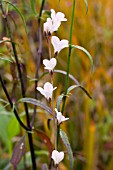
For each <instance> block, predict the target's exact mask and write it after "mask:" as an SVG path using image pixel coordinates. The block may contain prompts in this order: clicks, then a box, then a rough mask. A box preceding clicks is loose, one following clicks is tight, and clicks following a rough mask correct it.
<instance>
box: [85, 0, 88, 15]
mask: <svg viewBox="0 0 113 170" xmlns="http://www.w3.org/2000/svg"><path fill="white" fill-rule="evenodd" d="M84 2H85V5H86V14H87V13H88V2H87V0H84Z"/></svg>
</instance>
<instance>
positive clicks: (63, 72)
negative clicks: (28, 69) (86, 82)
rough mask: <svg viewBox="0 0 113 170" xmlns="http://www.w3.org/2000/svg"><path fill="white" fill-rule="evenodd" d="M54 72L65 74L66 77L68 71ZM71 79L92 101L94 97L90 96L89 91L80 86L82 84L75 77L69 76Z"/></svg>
mask: <svg viewBox="0 0 113 170" xmlns="http://www.w3.org/2000/svg"><path fill="white" fill-rule="evenodd" d="M54 72H55V73H61V74H64V75H66V74H67V72H66V71H63V70H54ZM69 78H70V79H72V80H73V81H74V83H75V84H77V85H76V87H80V88H81V89H82V90H83V91H84V92H85V93H86V95H87V96H88V97H89V98H90V99H92V97H91V96H90V94H89V93H88V92H87V90H86V89H85V88H84V87H82V85H80V83H79V82H78V80H77V79H76V78H75V77H74V76H73V75H71V74H69ZM60 103H61V102H60Z"/></svg>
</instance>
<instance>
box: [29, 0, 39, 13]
mask: <svg viewBox="0 0 113 170" xmlns="http://www.w3.org/2000/svg"><path fill="white" fill-rule="evenodd" d="M30 3H31V9H32V11H33V13H34V14H35V15H37V13H36V9H35V0H30Z"/></svg>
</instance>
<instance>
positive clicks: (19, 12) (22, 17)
mask: <svg viewBox="0 0 113 170" xmlns="http://www.w3.org/2000/svg"><path fill="white" fill-rule="evenodd" d="M2 2H5V3H8V4H9V5H11V6H12V7H13V8H14V9H15V10H16V11H17V12H18V14H19V15H20V17H21V19H22V22H23V25H24V28H25V31H26V33H27V27H26V23H25V19H24V16H23V14H22V13H21V11H20V10H19V9H18V8H17V7H16V6H15V5H14V4H12V3H11V2H9V1H5V0H2Z"/></svg>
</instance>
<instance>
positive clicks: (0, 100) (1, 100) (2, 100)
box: [0, 98, 9, 104]
mask: <svg viewBox="0 0 113 170" xmlns="http://www.w3.org/2000/svg"><path fill="white" fill-rule="evenodd" d="M0 102H3V103H6V104H9V102H8V101H6V100H4V99H1V98H0Z"/></svg>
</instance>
